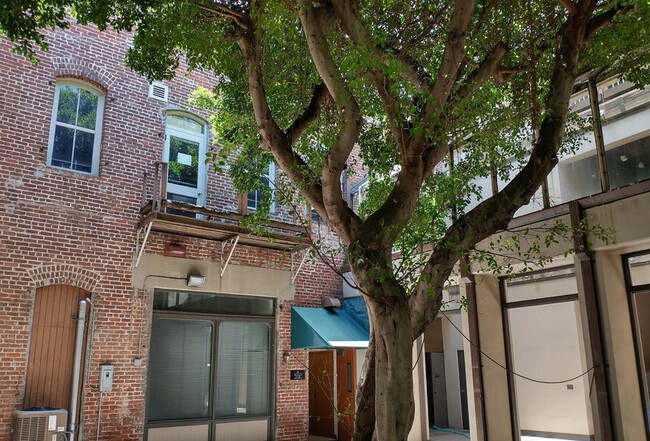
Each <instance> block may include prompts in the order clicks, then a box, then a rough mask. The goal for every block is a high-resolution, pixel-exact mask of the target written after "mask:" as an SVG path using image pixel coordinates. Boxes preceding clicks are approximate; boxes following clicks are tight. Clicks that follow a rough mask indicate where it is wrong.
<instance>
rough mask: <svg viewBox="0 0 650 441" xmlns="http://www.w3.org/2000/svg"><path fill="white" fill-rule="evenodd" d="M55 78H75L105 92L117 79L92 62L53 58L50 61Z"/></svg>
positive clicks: (74, 58)
mask: <svg viewBox="0 0 650 441" xmlns="http://www.w3.org/2000/svg"><path fill="white" fill-rule="evenodd" d="M52 64H53V65H54V71H55V74H56V76H57V77H68V78H77V79H79V80H83V81H88V82H90V83H91V84H94V85H95V86H97V87H99V88H100V89H102V90H103V91H104V92H107V91H108V90H109V89H110V88H111V86H112V85H113V83H114V82H115V80H116V79H117V78H116V77H115V76H114V75H113V74H112V73H111V72H109V71H108V70H106V69H105V68H103V67H101V66H98V65H96V64H95V63H94V62H92V61H89V60H86V59H82V58H77V57H55V58H53V59H52Z"/></svg>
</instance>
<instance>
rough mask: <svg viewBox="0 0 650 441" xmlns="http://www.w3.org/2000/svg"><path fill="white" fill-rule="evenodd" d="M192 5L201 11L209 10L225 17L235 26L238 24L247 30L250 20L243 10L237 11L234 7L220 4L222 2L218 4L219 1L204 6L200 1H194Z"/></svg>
mask: <svg viewBox="0 0 650 441" xmlns="http://www.w3.org/2000/svg"><path fill="white" fill-rule="evenodd" d="M194 5H195V6H196V7H197V8H198V9H200V10H202V11H206V12H210V13H212V14H216V15H218V16H220V17H223V18H225V19H228V20H231V21H233V22H234V23H235V24H236V25H237V26H239V27H240V28H242V29H244V30H247V29H248V28H249V27H250V20H249V18H248V16H247V15H246V14H245V13H244V12H241V11H237V10H235V9H232V8H229V7H227V6H225V5H222V4H219V3H216V2H215V3H212V5H214V7H209V6H206V5H204V4H202V3H200V2H199V1H195V2H194Z"/></svg>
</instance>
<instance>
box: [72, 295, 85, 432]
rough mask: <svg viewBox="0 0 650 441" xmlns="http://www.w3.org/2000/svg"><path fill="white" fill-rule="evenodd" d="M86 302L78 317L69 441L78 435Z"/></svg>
mask: <svg viewBox="0 0 650 441" xmlns="http://www.w3.org/2000/svg"><path fill="white" fill-rule="evenodd" d="M86 304H87V302H86V300H79V313H78V316H77V337H76V341H75V346H74V361H73V363H72V388H71V390H70V413H69V418H70V424H69V425H68V427H69V431H70V436H69V437H68V440H69V441H74V440H75V436H76V435H77V430H78V427H77V423H76V420H77V410H78V408H79V378H80V377H81V353H82V352H83V344H84V328H85V327H86Z"/></svg>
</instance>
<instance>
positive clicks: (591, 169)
mask: <svg viewBox="0 0 650 441" xmlns="http://www.w3.org/2000/svg"><path fill="white" fill-rule="evenodd" d="M557 169H558V173H559V178H560V192H561V195H559V196H560V198H559V200H558V201H557V204H560V203H564V202H568V201H573V200H575V199H579V198H581V197H584V196H591V195H593V194H598V193H600V192H601V188H600V169H599V167H598V157H597V156H596V153H595V151H593V152H590V154H589V155H587V156H585V157H581V158H579V159H573V158H571V159H568V160H566V161H560V163H559V164H558V166H557ZM556 196H558V195H556Z"/></svg>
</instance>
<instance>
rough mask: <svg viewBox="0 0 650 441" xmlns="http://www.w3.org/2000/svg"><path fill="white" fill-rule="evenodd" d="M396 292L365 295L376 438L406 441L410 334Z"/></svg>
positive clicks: (405, 304) (403, 301)
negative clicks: (371, 338)
mask: <svg viewBox="0 0 650 441" xmlns="http://www.w3.org/2000/svg"><path fill="white" fill-rule="evenodd" d="M406 300H407V299H406V298H402V297H401V296H400V295H399V294H398V295H396V296H394V297H390V298H388V299H387V298H386V297H383V298H380V299H379V300H377V299H375V298H369V299H367V303H368V309H369V312H370V317H371V321H372V326H373V332H374V346H375V438H374V439H376V440H377V441H406V439H407V438H408V434H409V431H410V430H411V426H412V425H413V416H414V412H415V410H414V409H415V405H414V401H413V367H412V363H413V353H412V345H413V337H412V332H411V326H410V315H409V309H408V302H407V301H406Z"/></svg>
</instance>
